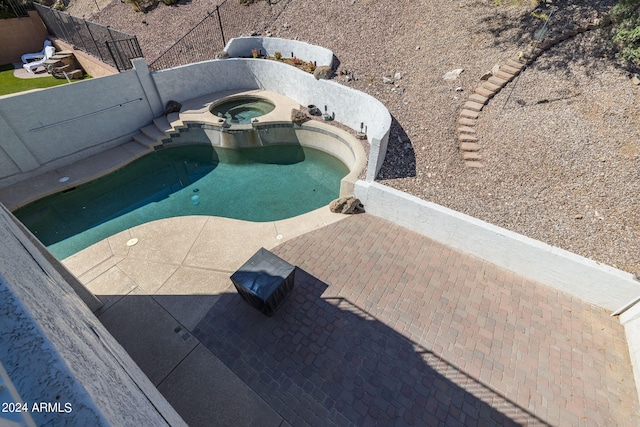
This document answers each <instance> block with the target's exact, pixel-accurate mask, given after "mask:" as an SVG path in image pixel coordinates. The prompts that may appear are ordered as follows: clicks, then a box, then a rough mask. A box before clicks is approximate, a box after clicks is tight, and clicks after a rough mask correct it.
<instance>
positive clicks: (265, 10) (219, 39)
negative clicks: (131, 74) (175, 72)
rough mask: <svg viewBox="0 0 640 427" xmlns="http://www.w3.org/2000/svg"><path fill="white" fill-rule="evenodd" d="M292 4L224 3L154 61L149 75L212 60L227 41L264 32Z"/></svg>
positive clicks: (269, 1) (229, 0) (282, 0)
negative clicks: (257, 31) (255, 32)
mask: <svg viewBox="0 0 640 427" xmlns="http://www.w3.org/2000/svg"><path fill="white" fill-rule="evenodd" d="M290 1H291V0H278V1H275V0H266V1H261V2H257V3H253V4H251V5H243V4H241V3H240V2H239V1H238V0H224V1H223V2H222V3H220V4H219V5H218V6H216V7H215V9H214V10H213V11H212V12H210V13H208V14H207V16H205V17H204V18H203V19H202V21H200V22H199V23H198V24H196V25H195V26H194V27H193V28H192V29H191V30H189V31H188V32H187V33H186V34H185V35H184V36H182V37H181V38H180V39H179V40H178V41H177V42H176V43H174V44H173V46H171V47H170V48H169V49H167V50H166V51H165V52H164V53H162V54H161V55H160V56H159V57H158V58H156V59H155V60H154V61H153V62H151V64H149V69H150V70H152V71H158V70H164V69H167V68H172V67H178V66H180V65H186V64H190V63H192V62H199V61H206V60H209V59H213V58H214V57H215V54H216V53H217V52H220V51H221V50H222V49H223V48H224V46H225V44H226V42H227V40H228V39H229V38H232V37H237V36H240V35H242V34H246V35H248V34H249V33H250V32H251V31H253V30H257V29H259V30H265V29H266V28H265V27H268V26H269V25H270V24H271V23H273V22H274V21H275V20H276V19H277V17H278V16H279V15H280V13H282V11H283V10H284V9H285V8H286V7H287V5H288V4H289V2H290Z"/></svg>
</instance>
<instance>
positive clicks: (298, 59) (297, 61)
mask: <svg viewBox="0 0 640 427" xmlns="http://www.w3.org/2000/svg"><path fill="white" fill-rule="evenodd" d="M291 62H292V63H293V65H296V66H298V65H302V60H301V59H300V58H298V57H297V56H294V57H293V58H292V59H291Z"/></svg>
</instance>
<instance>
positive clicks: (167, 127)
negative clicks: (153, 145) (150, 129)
mask: <svg viewBox="0 0 640 427" xmlns="http://www.w3.org/2000/svg"><path fill="white" fill-rule="evenodd" d="M153 124H154V125H155V126H156V127H157V128H158V130H159V131H160V132H163V133H165V134H167V133H170V132H174V131H175V129H174V128H173V126H172V125H171V123H169V120H167V116H160V117H157V118H155V119H153Z"/></svg>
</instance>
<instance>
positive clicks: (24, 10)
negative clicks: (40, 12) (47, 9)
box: [0, 0, 33, 18]
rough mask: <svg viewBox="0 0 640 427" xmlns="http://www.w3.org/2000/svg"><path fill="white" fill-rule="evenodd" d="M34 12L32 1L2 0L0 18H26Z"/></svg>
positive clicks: (0, 2) (0, 0)
mask: <svg viewBox="0 0 640 427" xmlns="http://www.w3.org/2000/svg"><path fill="white" fill-rule="evenodd" d="M30 10H33V4H32V2H31V0H0V17H4V15H7V16H6V17H8V18H13V17H16V18H24V17H27V16H29V11H30Z"/></svg>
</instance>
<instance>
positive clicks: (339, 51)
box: [70, 0, 640, 272]
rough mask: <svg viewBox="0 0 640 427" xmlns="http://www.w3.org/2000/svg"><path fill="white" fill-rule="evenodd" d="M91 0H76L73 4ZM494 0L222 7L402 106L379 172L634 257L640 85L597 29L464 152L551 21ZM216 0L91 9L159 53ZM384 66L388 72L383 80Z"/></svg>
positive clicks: (295, 1) (532, 232)
mask: <svg viewBox="0 0 640 427" xmlns="http://www.w3.org/2000/svg"><path fill="white" fill-rule="evenodd" d="M89 1H91V0H71V4H70V7H71V9H70V10H71V12H72V13H73V8H74V7H79V6H78V5H80V4H81V3H83V2H85V3H86V2H89ZM228 1H237V0H228ZM495 3H496V2H494V1H493V0H452V1H444V2H443V1H436V0H394V1H390V0H313V1H311V0H278V1H277V2H276V1H273V5H272V6H269V5H268V4H267V3H266V2H265V1H260V2H258V3H256V4H254V5H252V6H242V7H240V6H238V7H237V8H235V9H234V13H233V16H232V17H230V18H228V19H230V20H233V22H234V23H235V24H236V25H235V27H234V31H236V32H237V34H227V37H232V36H237V35H248V34H249V32H251V31H255V32H257V33H259V34H266V32H269V33H270V34H272V35H273V36H276V37H285V38H295V39H299V40H303V41H307V42H309V43H314V44H317V45H321V46H325V47H327V48H329V49H331V50H333V52H334V53H335V55H336V57H337V59H338V61H339V65H338V68H337V75H336V77H335V78H336V79H337V80H338V81H340V82H341V83H343V84H345V85H349V86H352V87H354V88H356V89H359V90H362V91H364V92H367V93H369V94H371V95H373V96H375V97H376V98H378V99H379V100H380V101H382V102H383V103H384V104H385V105H386V106H387V108H388V109H389V111H390V112H391V114H392V116H393V118H394V123H393V129H392V134H391V139H390V144H389V151H388V154H387V159H386V161H385V164H384V166H383V168H382V171H381V172H380V174H379V176H378V178H377V180H378V181H380V182H381V183H384V184H386V185H389V186H391V187H394V188H397V189H399V190H403V191H406V192H408V193H411V194H413V195H415V196H418V197H420V198H423V199H425V200H429V201H433V202H435V203H438V204H441V205H443V206H446V207H449V208H452V209H455V210H457V211H460V212H464V213H466V214H469V215H472V216H474V217H477V218H479V219H482V220H485V221H488V222H490V223H493V224H496V225H499V226H502V227H505V228H507V229H509V230H513V231H515V232H518V233H522V234H524V235H527V236H529V237H532V238H535V239H539V240H541V241H544V242H546V243H549V244H551V245H554V246H558V247H561V248H563V249H567V250H569V251H572V252H575V253H577V254H580V255H583V256H586V257H589V258H592V259H594V260H596V261H598V262H602V263H606V264H610V265H613V266H615V267H617V268H620V269H623V270H626V271H629V272H634V271H636V270H640V258H639V256H638V255H639V250H640V244H639V243H638V242H639V241H640V215H639V214H638V210H637V209H635V206H634V205H635V202H636V201H637V198H638V194H640V192H639V191H638V190H639V188H638V187H639V185H640V184H639V183H640V180H639V178H640V177H639V176H638V175H639V173H640V172H639V171H638V166H637V165H638V156H639V155H640V119H639V116H638V113H637V108H638V105H640V103H639V101H640V92H639V90H640V87H639V86H634V85H633V84H631V82H630V72H629V70H628V69H625V68H624V67H623V66H621V64H620V63H618V62H617V61H616V60H615V58H613V56H612V53H611V52H610V51H609V48H608V46H607V45H606V43H604V42H603V39H602V38H601V36H600V34H599V33H600V31H601V30H594V31H591V32H588V33H585V34H583V35H579V36H577V37H575V38H573V39H570V40H568V41H566V42H563V43H561V44H560V45H558V46H556V47H554V48H553V49H552V50H550V51H548V52H546V53H544V54H543V55H542V56H541V57H540V58H538V59H537V60H536V62H535V63H533V64H532V65H530V66H529V67H528V68H527V69H526V70H525V71H524V72H523V73H522V74H521V75H520V76H519V77H518V78H517V79H516V80H515V81H514V82H512V83H510V84H509V85H508V86H506V88H505V89H503V90H502V91H501V92H500V93H499V94H498V95H497V96H496V97H495V98H494V99H493V100H491V102H490V103H489V104H488V106H487V107H485V109H484V110H483V112H482V113H481V115H480V120H479V122H478V126H477V133H478V139H479V144H480V146H481V154H482V157H483V160H482V162H483V164H484V166H485V167H484V168H482V169H471V168H467V167H465V166H464V164H463V162H462V160H461V158H460V154H459V152H458V143H457V140H456V120H457V113H458V111H459V110H460V109H461V106H462V104H463V103H464V101H465V100H466V98H467V97H468V96H469V94H471V93H473V90H474V88H475V87H476V86H477V85H478V84H479V81H480V77H481V76H482V75H483V74H485V73H486V72H488V71H490V70H491V69H492V67H493V66H494V65H495V64H497V63H503V62H504V61H505V60H506V59H507V58H509V57H510V56H513V55H514V54H517V52H519V51H520V50H523V49H524V48H525V47H526V45H527V44H528V43H529V42H530V41H531V40H532V39H533V37H534V36H535V34H536V32H537V31H540V30H541V29H542V28H543V26H544V21H543V20H541V19H540V18H536V17H535V16H533V15H532V14H531V11H532V10H533V7H532V6H531V4H525V5H522V6H519V7H507V6H496V4H495ZM503 3H505V2H503ZM613 4H615V0H590V1H578V0H574V1H569V0H553V1H552V2H549V4H543V5H542V6H541V8H540V10H539V12H540V13H545V14H546V15H547V16H550V18H549V20H548V24H547V26H546V28H545V29H546V30H550V31H557V30H559V29H561V28H562V27H563V26H565V25H568V24H571V23H578V22H584V21H587V20H591V19H594V18H597V17H601V16H603V15H604V14H605V13H606V12H607V11H608V10H609V8H610V7H611V6H612V5H613ZM214 7H215V3H214V2H210V1H186V2H185V1H181V2H179V3H178V5H176V6H165V5H164V4H160V5H158V6H157V7H156V8H155V9H153V10H151V11H149V12H148V13H146V14H142V13H135V12H133V10H132V9H131V7H130V6H128V5H127V4H124V3H122V2H121V1H120V0H114V1H112V2H111V3H109V4H108V5H107V6H106V7H104V8H103V9H102V11H101V12H99V13H97V14H93V15H92V16H93V19H94V20H95V21H97V22H99V23H102V24H105V25H111V26H112V27H113V28H115V29H118V30H121V31H125V32H128V33H131V34H136V35H137V36H138V39H139V40H140V44H141V46H142V49H143V52H144V53H145V56H146V58H147V61H148V62H151V61H153V59H155V58H156V57H158V56H159V55H160V54H161V53H162V52H163V51H164V50H165V49H166V48H168V47H169V46H171V45H172V44H173V42H174V41H175V40H177V39H178V38H179V37H180V36H182V35H183V34H184V33H185V32H186V31H187V30H188V29H189V28H191V27H192V26H193V25H195V24H196V23H197V22H198V21H200V20H201V19H202V18H203V17H204V16H206V13H207V12H210V11H211V10H213V8H214ZM143 21H144V22H143ZM223 21H224V16H223ZM238 23H241V24H242V25H239V24H238ZM456 68H462V69H464V71H463V72H462V74H461V75H460V76H459V78H458V79H457V80H456V81H445V80H444V79H443V75H444V74H445V73H446V72H448V71H451V70H453V69H456ZM340 72H349V73H353V75H354V76H355V80H352V81H349V82H347V81H346V80H345V78H344V76H343V75H341V74H340ZM397 73H399V75H397ZM384 76H389V77H391V79H392V80H393V81H394V82H393V83H391V84H388V83H387V84H385V83H383V77H384ZM397 77H399V78H397Z"/></svg>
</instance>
